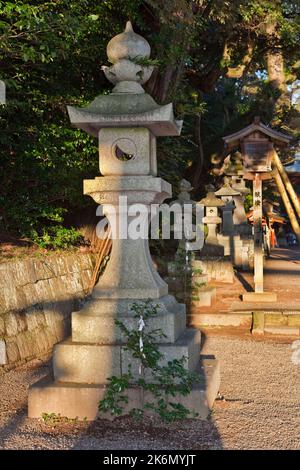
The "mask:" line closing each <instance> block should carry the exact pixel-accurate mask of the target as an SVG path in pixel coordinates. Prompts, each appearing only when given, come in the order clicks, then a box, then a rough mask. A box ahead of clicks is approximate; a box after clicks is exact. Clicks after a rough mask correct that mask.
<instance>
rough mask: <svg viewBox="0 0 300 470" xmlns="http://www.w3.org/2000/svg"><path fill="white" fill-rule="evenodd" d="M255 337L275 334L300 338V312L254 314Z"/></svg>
mask: <svg viewBox="0 0 300 470" xmlns="http://www.w3.org/2000/svg"><path fill="white" fill-rule="evenodd" d="M252 333H253V334H254V335H263V334H265V333H267V334H273V335H289V336H299V334H300V311H299V312H288V311H287V312H285V311H283V312H268V311H266V312H264V311H258V312H253V329H252Z"/></svg>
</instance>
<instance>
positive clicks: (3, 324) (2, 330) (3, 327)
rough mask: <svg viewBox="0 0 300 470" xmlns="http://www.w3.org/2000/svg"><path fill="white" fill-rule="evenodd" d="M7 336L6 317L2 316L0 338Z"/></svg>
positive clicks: (0, 319)
mask: <svg viewBox="0 0 300 470" xmlns="http://www.w3.org/2000/svg"><path fill="white" fill-rule="evenodd" d="M4 335H5V323H4V317H2V316H1V315H0V338H1V336H4Z"/></svg>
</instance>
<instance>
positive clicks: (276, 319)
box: [265, 312, 288, 326]
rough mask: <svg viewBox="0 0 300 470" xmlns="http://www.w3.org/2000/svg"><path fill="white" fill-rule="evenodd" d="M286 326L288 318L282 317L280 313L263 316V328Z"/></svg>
mask: <svg viewBox="0 0 300 470" xmlns="http://www.w3.org/2000/svg"><path fill="white" fill-rule="evenodd" d="M287 324H288V317H287V315H283V314H282V313H281V312H278V313H271V314H270V313H266V314H265V326H278V325H280V326H283V325H287Z"/></svg>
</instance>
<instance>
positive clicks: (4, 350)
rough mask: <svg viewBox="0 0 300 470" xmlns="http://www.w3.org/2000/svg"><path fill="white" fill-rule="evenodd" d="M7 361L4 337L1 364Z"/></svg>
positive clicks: (0, 356)
mask: <svg viewBox="0 0 300 470" xmlns="http://www.w3.org/2000/svg"><path fill="white" fill-rule="evenodd" d="M6 363H7V355H6V344H5V341H4V340H3V339H0V365H4V364H6Z"/></svg>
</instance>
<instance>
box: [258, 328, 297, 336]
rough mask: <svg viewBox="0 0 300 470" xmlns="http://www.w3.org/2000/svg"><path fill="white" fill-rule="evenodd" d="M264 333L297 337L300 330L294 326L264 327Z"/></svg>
mask: <svg viewBox="0 0 300 470" xmlns="http://www.w3.org/2000/svg"><path fill="white" fill-rule="evenodd" d="M265 333H269V334H272V335H288V336H299V334H300V328H299V327H296V326H265Z"/></svg>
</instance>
